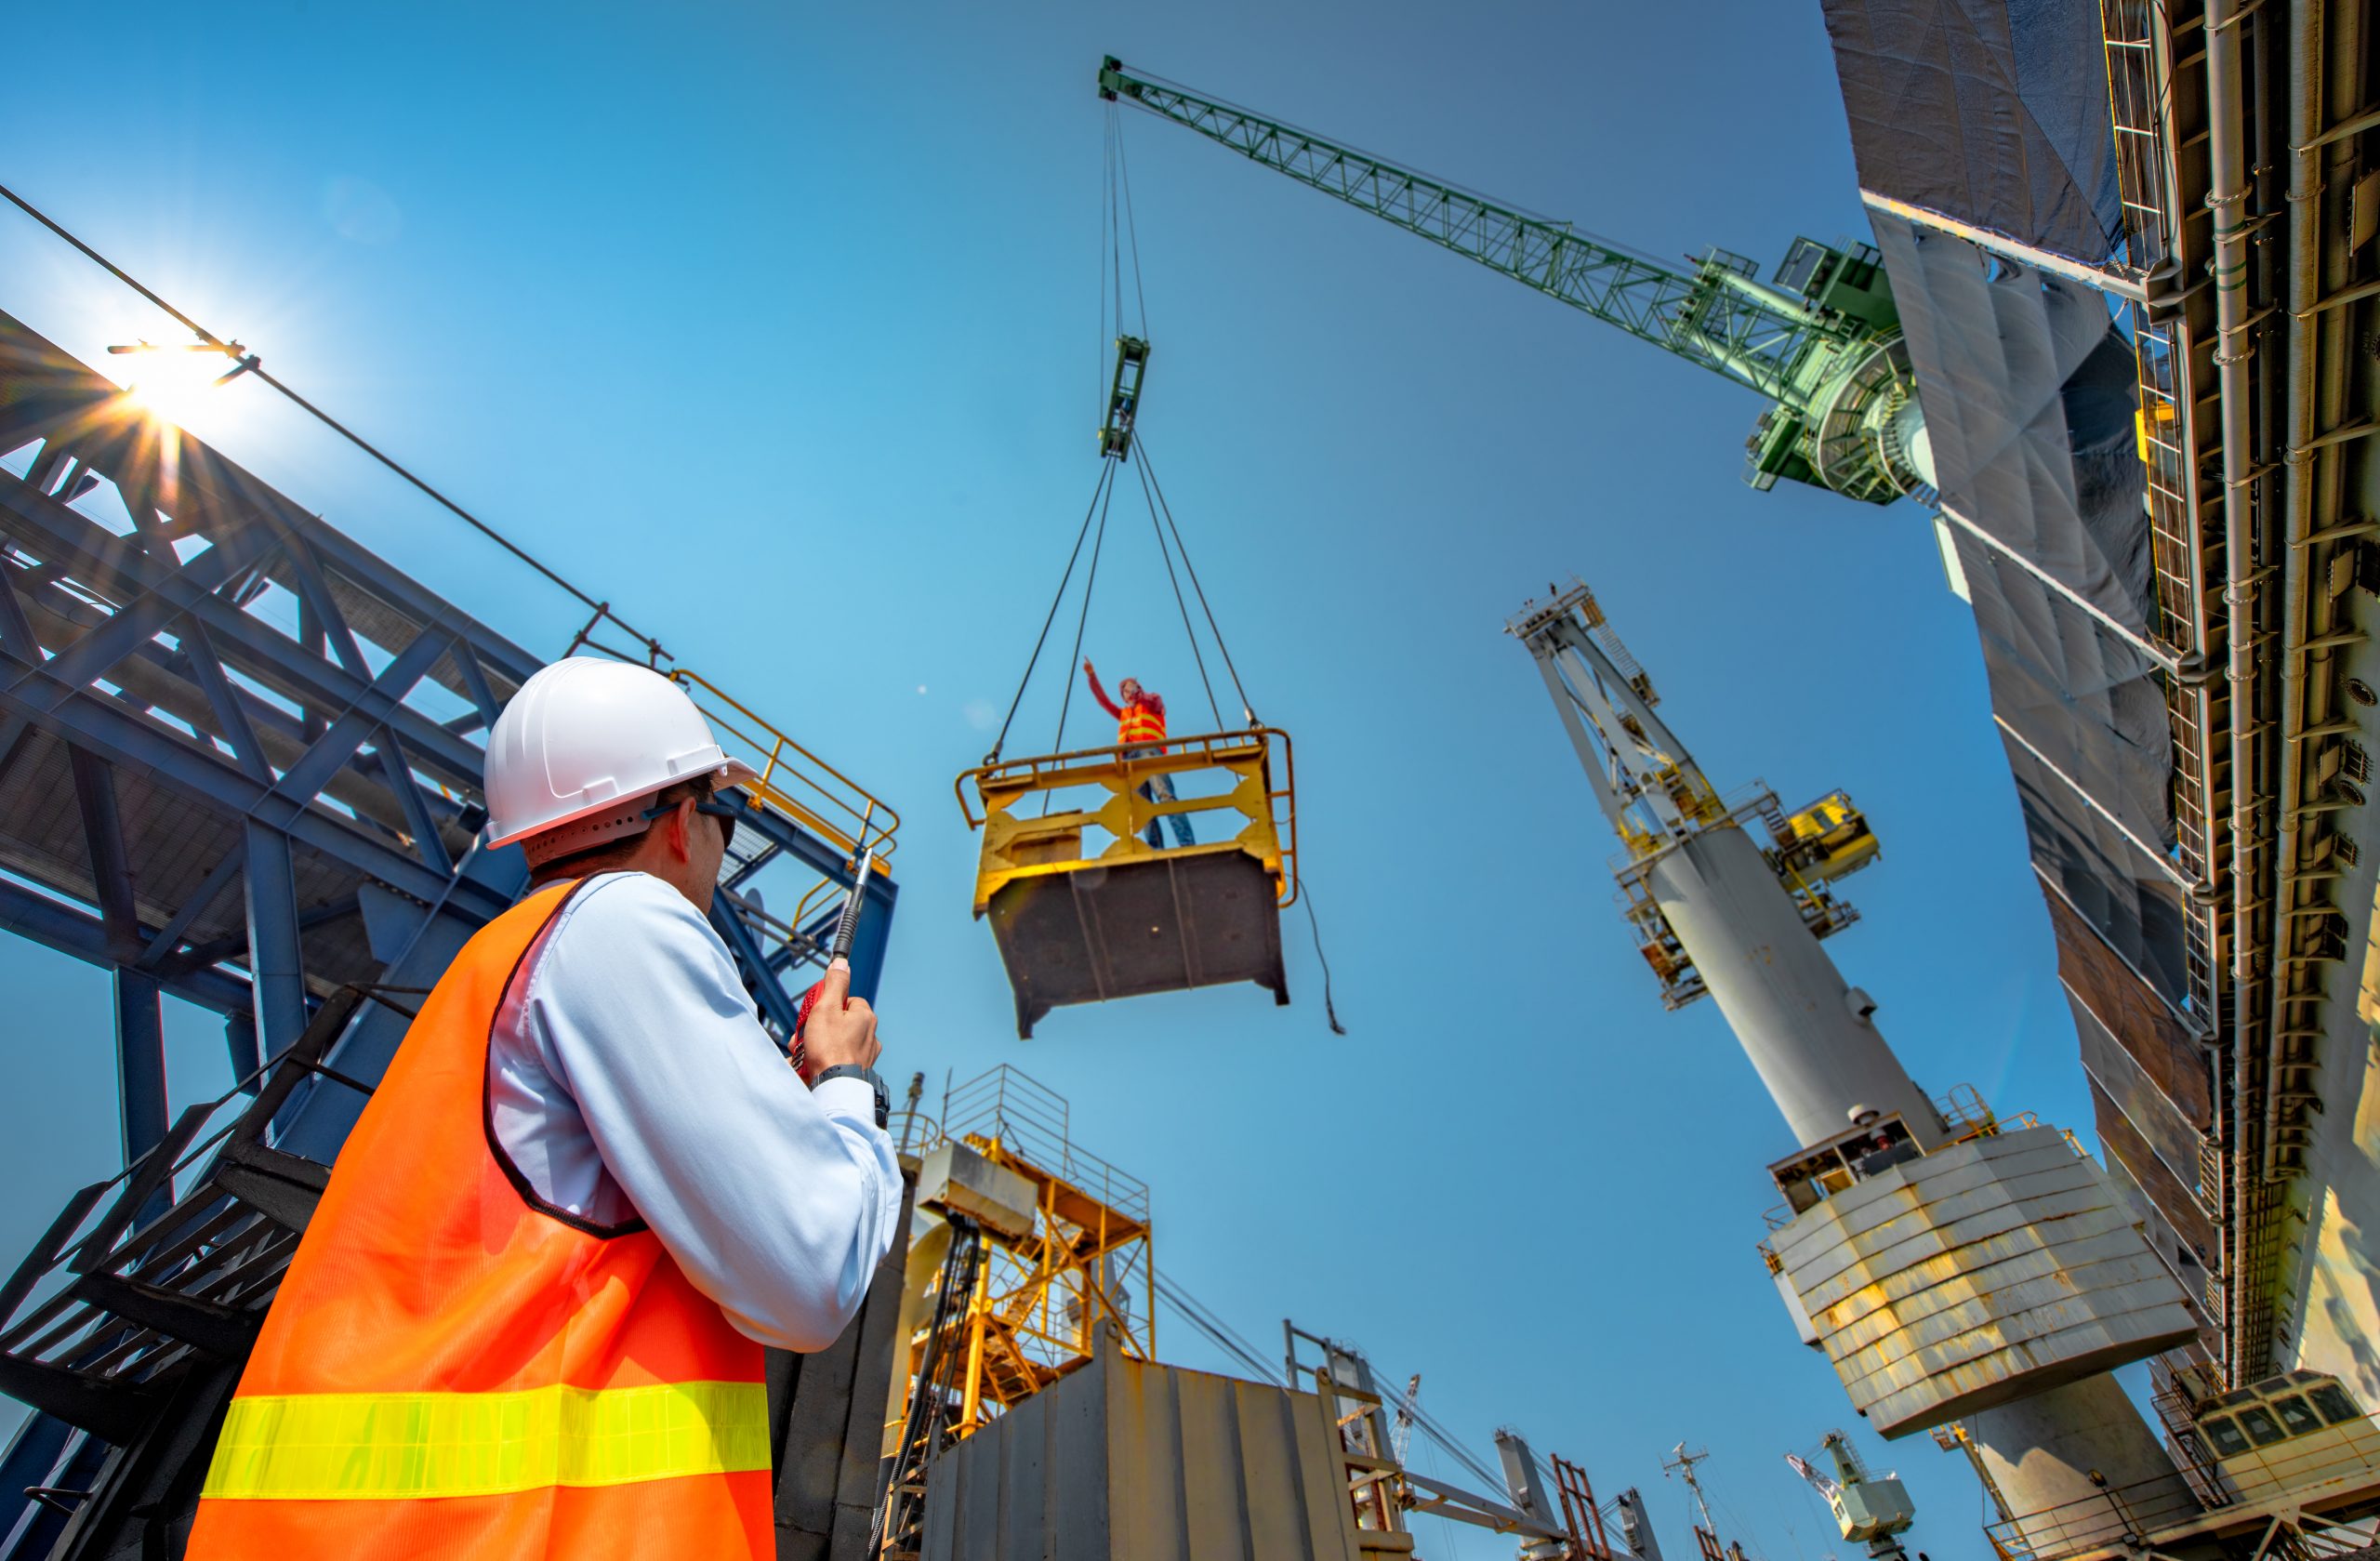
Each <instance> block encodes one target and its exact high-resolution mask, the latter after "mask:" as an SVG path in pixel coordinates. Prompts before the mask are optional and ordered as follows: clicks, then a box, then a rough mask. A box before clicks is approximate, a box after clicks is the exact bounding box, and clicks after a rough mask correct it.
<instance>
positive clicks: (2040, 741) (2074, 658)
mask: <svg viewBox="0 0 2380 1561" xmlns="http://www.w3.org/2000/svg"><path fill="white" fill-rule="evenodd" d="M1953 535H1954V536H1955V537H1956V539H1957V544H1958V549H1959V566H1960V568H1961V570H1962V571H1964V574H1965V575H1966V581H1967V594H1968V599H1969V600H1970V601H1971V602H1973V603H1974V606H1975V621H1976V633H1977V637H1978V638H1980V639H1981V641H1982V642H1983V665H1984V672H1985V675H1986V676H1987V677H1988V678H1989V679H1990V685H1991V713H1992V714H1993V715H1994V716H1995V717H1997V718H1998V719H1999V720H2000V721H2001V722H2002V723H2003V726H2004V727H2005V728H2006V729H2007V730H2008V731H2011V732H2013V733H2014V734H2016V736H2017V737H2019V738H2021V739H2022V740H2023V741H2024V743H2025V744H2026V745H2027V746H2028V747H2031V748H2032V749H2033V750H2034V752H2035V754H2036V756H2037V757H2038V758H2039V759H2040V760H2041V761H2042V762H2043V763H2045V764H2048V765H2050V766H2052V767H2054V768H2056V770H2057V771H2058V772H2060V773H2061V774H2064V775H2065V776H2066V777H2067V778H2068V779H2069V781H2070V782H2072V783H2073V786H2074V787H2075V788H2076V789H2078V790H2081V791H2083V792H2085V793H2087V794H2088V795H2089V796H2090V798H2091V800H2093V801H2094V802H2096V803H2097V804H2098V806H2099V807H2101V808H2103V809H2105V810H2106V811H2107V812H2108V813H2109V814H2113V815H2114V817H2115V819H2116V821H2117V822H2118V823H2120V824H2122V826H2123V827H2124V828H2125V829H2126V830H2127V831H2129V832H2130V833H2131V834H2132V835H2133V836H2134V837H2135V840H2137V842H2138V844H2139V847H2140V849H2141V850H2142V851H2143V852H2149V851H2154V852H2155V853H2157V854H2158V855H2160V856H2162V857H2164V858H2165V859H2166V860H2167V861H2168V862H2170V861H2171V860H2172V853H2173V845H2174V798H2173V773H2174V740H2173V732H2172V729H2171V727H2170V726H2169V725H2168V724H2167V716H2166V709H2165V691H2164V686H2163V682H2162V678H2161V676H2160V674H2159V672H2158V669H2157V666H2156V664H2155V663H2154V662H2152V661H2150V660H2149V657H2148V656H2147V655H2144V654H2143V653H2142V652H2141V650H2140V648H2139V647H2138V646H2137V645H2135V644H2133V643H2132V642H2129V641H2127V640H2125V639H2123V638H2122V636H2120V635H2117V634H2115V633H2114V632H2112V631H2111V630H2109V628H2108V627H2107V626H2106V625H2105V624H2103V623H2102V622H2100V621H2099V620H2098V619H2097V618H2096V617H2094V616H2092V615H2090V614H2088V613H2086V612H2084V611H2083V609H2082V608H2080V607H2078V606H2076V605H2075V604H2074V603H2073V602H2070V601H2069V600H2068V599H2067V598H2065V597H2064V596H2061V595H2059V594H2058V593H2057V592H2056V591H2054V590H2052V589H2049V588H2048V587H2047V586H2044V585H2043V584H2042V583H2041V581H2040V580H2039V579H2038V578H2037V577H2035V576H2034V575H2031V574H2030V573H2029V572H2027V571H2026V570H2025V569H2024V568H2023V567H2022V566H2021V565H2019V564H2017V563H2015V562H2011V561H2010V560H2009V559H2007V558H2006V557H2004V556H2003V555H2001V554H1999V553H1997V552H1995V551H1993V550H1992V549H1990V548H1988V547H1986V546H1985V545H1984V544H1982V543H1980V542H1977V540H1975V539H1974V538H1973V537H1971V536H1966V535H1965V534H1964V533H1954V534H1953ZM2142 866H2143V867H2144V868H2147V866H2148V864H2145V863H2144V864H2142Z"/></svg>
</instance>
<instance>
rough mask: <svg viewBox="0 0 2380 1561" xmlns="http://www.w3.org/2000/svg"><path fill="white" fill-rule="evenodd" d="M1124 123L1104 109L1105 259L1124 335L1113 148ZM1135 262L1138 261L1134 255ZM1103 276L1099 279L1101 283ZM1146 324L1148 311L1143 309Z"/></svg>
mask: <svg viewBox="0 0 2380 1561" xmlns="http://www.w3.org/2000/svg"><path fill="white" fill-rule="evenodd" d="M1123 129H1124V127H1123V123H1122V121H1121V120H1120V119H1119V118H1118V117H1117V112H1116V110H1115V109H1114V108H1113V107H1112V106H1111V107H1110V108H1109V109H1108V111H1107V258H1108V261H1109V264H1110V265H1111V266H1112V267H1113V268H1114V271H1115V273H1116V334H1117V336H1122V335H1123V334H1124V242H1123V234H1122V232H1121V231H1120V230H1121V227H1122V224H1121V222H1120V221H1119V220H1118V218H1117V201H1116V151H1117V145H1118V144H1119V143H1120V142H1121V140H1122V139H1123ZM1134 263H1135V264H1137V263H1138V260H1137V258H1136V259H1135V262H1134ZM1105 281H1106V279H1105V278H1104V277H1103V278H1101V284H1102V285H1104V284H1105ZM1142 313H1143V315H1144V321H1143V323H1144V324H1146V320H1145V316H1146V314H1147V311H1145V310H1144V311H1142Z"/></svg>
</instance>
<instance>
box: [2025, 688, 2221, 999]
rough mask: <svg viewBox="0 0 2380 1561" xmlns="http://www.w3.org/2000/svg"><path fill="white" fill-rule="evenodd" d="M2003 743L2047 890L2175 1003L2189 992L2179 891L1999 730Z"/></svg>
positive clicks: (2029, 838)
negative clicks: (2071, 909)
mask: <svg viewBox="0 0 2380 1561" xmlns="http://www.w3.org/2000/svg"><path fill="white" fill-rule="evenodd" d="M2003 747H2005V748H2006V750H2007V754H2008V771H2009V774H2010V775H2011V776H2012V777H2013V778H2014V779H2015V781H2016V801H2017V805H2018V806H2019V807H2020V808H2022V809H2023V811H2024V815H2025V837H2026V840H2027V841H2028V843H2029V844H2030V846H2031V848H2032V857H2033V866H2034V868H2035V869H2036V870H2037V871H2038V872H2039V873H2040V874H2041V875H2042V877H2043V880H2044V881H2045V883H2046V885H2047V890H2046V892H2050V893H2058V894H2062V895H2063V896H2064V897H2065V899H2066V901H2067V903H2068V904H2069V905H2070V906H2072V907H2073V908H2074V910H2075V912H2076V913H2077V914H2078V915H2080V916H2081V917H2082V918H2083V920H2085V921H2087V922H2089V923H2090V924H2091V927H2092V929H2093V930H2094V931H2096V933H2098V934H2099V935H2100V936H2101V937H2103V938H2105V939H2106V940H2107V942H2108V946H2109V947H2110V948H2112V949H2114V950H2115V951H2116V952H2117V953H2118V954H2119V955H2121V956H2122V958H2123V959H2124V961H2125V963H2127V964H2129V965H2131V966H2132V967H2133V968H2134V969H2135V970H2136V971H2138V972H2140V973H2141V975H2142V977H2143V978H2144V979H2145V980H2147V981H2148V983H2149V986H2150V987H2151V988H2152V989H2154V990H2155V992H2156V993H2157V995H2158V996H2159V997H2161V998H2162V999H2164V1000H2165V1002H2166V1003H2167V1004H2168V1005H2169V1006H2171V1007H2173V1008H2175V1009H2179V1008H2180V1007H2181V1006H2182V1005H2183V1003H2184V1002H2185V1001H2186V1000H2187V993H2188V960H2187V957H2186V955H2185V954H2184V951H2183V946H2182V897H2181V891H2180V890H2179V889H2178V888H2176V887H2175V884H2174V881H2173V880H2171V879H2169V878H2167V877H2166V876H2165V875H2164V874H2162V873H2161V872H2159V871H2158V870H2157V869H2156V868H2155V867H2154V866H2151V865H2150V864H2149V862H2148V861H2147V860H2146V858H2144V857H2143V855H2142V854H2141V852H2140V848H2139V847H2138V846H2135V845H2134V844H2133V843H2132V842H2131V841H2130V840H2126V839H2125V838H2124V837H2123V836H2122V833H2120V832H2119V831H2118V830H2117V829H2116V827H2115V826H2114V825H2112V824H2110V823H2109V822H2108V820H2107V819H2106V818H2105V817H2104V816H2102V815H2101V814H2099V813H2097V812H2096V810H2094V809H2092V808H2091V807H2089V806H2088V805H2087V804H2085V803H2084V802H2083V800H2082V798H2080V797H2078V796H2076V795H2075V792H2074V788H2073V787H2070V786H2069V785H2068V784H2067V783H2066V782H2065V781H2064V780H2062V779H2060V778H2059V777H2058V776H2057V775H2056V774H2053V773H2051V771H2050V770H2049V769H2048V768H2047V767H2046V766H2045V765H2043V763H2042V762H2041V761H2039V760H2037V759H2035V758H2034V757H2033V756H2032V755H2031V754H2030V753H2029V752H2027V751H2026V750H2025V749H2024V748H2023V747H2020V746H2018V745H2017V744H2016V742H2014V741H2012V740H2007V739H2006V738H2005V736H2004V734H2003Z"/></svg>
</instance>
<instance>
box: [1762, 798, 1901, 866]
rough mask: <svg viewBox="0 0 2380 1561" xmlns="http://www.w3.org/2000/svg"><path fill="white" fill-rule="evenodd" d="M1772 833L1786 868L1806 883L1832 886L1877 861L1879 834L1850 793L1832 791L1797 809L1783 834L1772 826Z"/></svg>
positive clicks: (1786, 816) (1789, 819)
mask: <svg viewBox="0 0 2380 1561" xmlns="http://www.w3.org/2000/svg"><path fill="white" fill-rule="evenodd" d="M1771 832H1772V833H1773V834H1775V835H1776V836H1777V848H1778V855H1779V856H1780V857H1781V858H1782V859H1783V861H1784V864H1785V865H1786V866H1789V867H1791V868H1792V870H1793V871H1794V872H1796V873H1798V874H1800V875H1801V876H1802V877H1804V878H1805V879H1814V880H1823V881H1827V882H1831V881H1833V880H1836V879H1839V878H1842V877H1845V875H1847V874H1850V873H1856V872H1858V870H1859V869H1860V868H1862V867H1864V866H1867V865H1868V864H1869V863H1871V862H1873V861H1874V860H1875V859H1876V852H1877V849H1878V848H1877V841H1876V832H1875V830H1873V829H1872V828H1871V827H1869V825H1868V815H1867V814H1863V813H1861V812H1860V811H1859V810H1858V808H1857V807H1855V806H1853V805H1852V801H1851V797H1850V794H1849V793H1848V792H1843V791H1830V792H1828V793H1827V794H1826V795H1825V796H1823V797H1821V798H1819V799H1818V800H1817V801H1815V802H1812V803H1810V804H1808V805H1807V806H1806V807H1802V808H1797V809H1795V810H1794V811H1793V812H1792V813H1790V814H1786V815H1785V827H1784V828H1783V829H1782V830H1778V829H1776V828H1775V827H1774V826H1772V827H1771Z"/></svg>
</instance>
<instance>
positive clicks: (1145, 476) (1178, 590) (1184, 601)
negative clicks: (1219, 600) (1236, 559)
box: [1132, 450, 1223, 732]
mask: <svg viewBox="0 0 2380 1561" xmlns="http://www.w3.org/2000/svg"><path fill="white" fill-rule="evenodd" d="M1132 470H1133V471H1134V472H1135V473H1136V474H1138V475H1139V477H1140V479H1141V496H1142V497H1143V498H1145V499H1148V506H1149V529H1150V530H1151V531H1153V532H1155V533H1156V534H1157V557H1159V558H1161V559H1163V560H1164V561H1165V579H1166V583H1167V584H1168V585H1170V586H1171V587H1172V588H1173V604H1174V605H1175V606H1176V607H1178V608H1180V609H1181V610H1182V632H1183V635H1184V636H1186V637H1187V638H1188V640H1189V642H1190V659H1191V660H1192V661H1194V662H1196V663H1197V667H1198V685H1199V686H1200V687H1201V688H1203V689H1205V690H1206V691H1207V708H1208V710H1209V711H1210V712H1211V713H1212V714H1213V716H1214V718H1215V730H1216V731H1218V732H1220V731H1222V730H1223V707H1222V706H1221V705H1218V704H1217V703H1215V685H1214V683H1213V681H1210V679H1209V678H1208V676H1207V657H1206V655H1205V654H1204V653H1203V652H1201V651H1200V650H1199V649H1198V630H1197V628H1194V627H1193V626H1192V624H1191V622H1190V602H1189V599H1188V598H1187V597H1185V596H1183V594H1182V581H1181V579H1180V577H1179V576H1177V575H1175V574H1174V572H1173V553H1172V550H1171V549H1169V548H1168V547H1167V546H1166V545H1165V526H1164V524H1163V523H1161V522H1160V521H1158V519H1157V500H1156V499H1155V498H1154V497H1152V496H1150V494H1149V472H1148V468H1147V467H1145V466H1143V465H1142V464H1141V460H1140V452H1139V451H1138V450H1135V451H1134V452H1133V454H1132Z"/></svg>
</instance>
